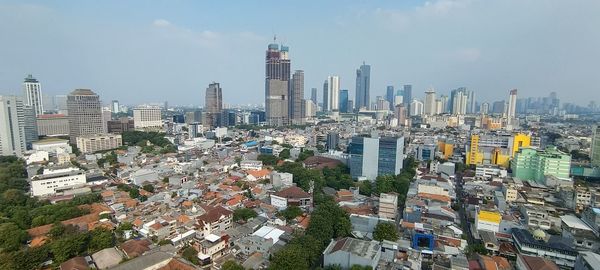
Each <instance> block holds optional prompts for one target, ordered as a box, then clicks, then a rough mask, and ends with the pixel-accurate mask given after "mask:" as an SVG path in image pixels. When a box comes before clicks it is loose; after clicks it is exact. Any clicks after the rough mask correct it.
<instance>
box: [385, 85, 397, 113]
mask: <svg viewBox="0 0 600 270" xmlns="http://www.w3.org/2000/svg"><path fill="white" fill-rule="evenodd" d="M385 100H387V101H388V102H389V103H390V111H391V110H393V109H394V102H395V99H394V86H393V85H388V86H387V88H386V92H385Z"/></svg>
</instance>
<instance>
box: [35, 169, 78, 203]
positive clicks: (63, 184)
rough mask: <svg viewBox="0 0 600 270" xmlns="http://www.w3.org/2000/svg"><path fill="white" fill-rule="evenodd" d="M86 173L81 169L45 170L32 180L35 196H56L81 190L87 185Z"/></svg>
mask: <svg viewBox="0 0 600 270" xmlns="http://www.w3.org/2000/svg"><path fill="white" fill-rule="evenodd" d="M86 179H87V178H86V175H85V172H84V171H83V170H81V169H79V168H71V167H69V168H63V169H54V170H51V169H45V170H44V172H43V173H42V174H39V175H35V176H33V177H32V178H31V194H32V195H33V196H48V195H55V194H56V193H58V192H62V191H65V190H70V189H74V188H79V187H82V186H84V185H85V183H86Z"/></svg>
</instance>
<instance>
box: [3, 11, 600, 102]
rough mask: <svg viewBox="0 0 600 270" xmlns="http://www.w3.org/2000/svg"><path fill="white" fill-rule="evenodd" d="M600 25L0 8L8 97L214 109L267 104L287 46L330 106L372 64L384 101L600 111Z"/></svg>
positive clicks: (551, 16) (562, 16)
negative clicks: (29, 94)
mask: <svg viewBox="0 0 600 270" xmlns="http://www.w3.org/2000/svg"><path fill="white" fill-rule="evenodd" d="M598 14H600V1H595V0H579V1H558V0H530V1H529V0H526V1H523V0H501V1H500V0H454V1H452V0H438V1H366V0H365V1H342V0H339V1H335V0H331V1H318V0H315V1H270V0H263V1H258V0H256V1H249V0H246V1H243V0H240V1H233V0H232V1H185V0H172V1H146V0H137V1H135V0H134V1H120V0H107V1H87V0H84V1H68V0H64V1H11V0H8V1H4V0H0V94H11V93H14V94H19V93H20V89H21V83H22V81H23V78H24V77H25V76H26V74H33V75H34V77H36V78H37V79H38V80H40V82H41V83H42V88H43V91H44V93H45V94H48V95H64V94H68V93H69V92H70V91H72V90H73V89H76V88H90V89H92V90H93V91H95V92H96V93H98V94H99V95H100V97H101V99H102V100H103V101H104V102H106V103H108V102H110V100H113V99H116V100H119V101H120V102H121V103H124V104H142V103H162V102H164V101H168V102H169V104H170V105H203V104H204V92H205V89H206V87H208V84H209V83H211V82H213V81H214V82H219V83H220V84H221V87H222V89H223V99H224V102H225V103H228V104H262V103H264V72H265V70H264V69H265V66H264V57H265V50H266V48H267V45H268V44H269V43H271V42H272V41H273V36H274V35H276V36H277V42H278V43H283V44H285V45H287V46H289V47H290V58H291V61H292V69H294V70H295V69H301V70H304V73H305V96H306V97H308V96H309V95H310V89H311V88H313V87H316V88H317V89H319V100H321V95H322V94H321V89H322V84H323V81H324V80H325V79H326V78H327V76H328V75H338V76H340V81H341V88H342V89H348V90H350V98H351V99H354V93H355V77H356V69H357V68H358V67H359V66H360V64H361V63H362V62H363V61H364V62H366V63H367V64H370V65H371V99H373V100H374V99H375V97H376V96H379V95H382V96H383V95H385V89H386V86H388V85H394V86H395V87H397V88H398V87H400V86H402V85H404V84H412V85H413V96H416V97H422V96H424V94H423V93H424V92H425V90H427V89H428V88H433V89H435V90H436V92H437V93H438V95H440V94H448V93H449V91H450V90H451V89H455V88H458V87H462V86H464V87H467V88H468V89H470V90H474V91H475V92H476V96H477V101H478V102H483V101H489V102H493V101H497V100H504V99H507V98H508V91H509V90H510V89H514V88H516V89H518V90H519V97H530V96H534V97H537V96H547V95H549V93H550V92H552V91H556V92H557V93H558V97H559V98H560V99H561V101H562V102H574V103H578V104H581V105H587V104H588V102H589V101H591V100H594V101H596V102H600V73H599V72H600V69H599V64H600V28H599V26H600V16H598Z"/></svg>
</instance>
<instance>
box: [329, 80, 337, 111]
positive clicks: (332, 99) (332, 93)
mask: <svg viewBox="0 0 600 270" xmlns="http://www.w3.org/2000/svg"><path fill="white" fill-rule="evenodd" d="M327 86H328V88H327V94H328V95H329V97H328V103H329V104H328V105H327V108H329V111H338V110H339V107H340V77H338V76H328V77H327Z"/></svg>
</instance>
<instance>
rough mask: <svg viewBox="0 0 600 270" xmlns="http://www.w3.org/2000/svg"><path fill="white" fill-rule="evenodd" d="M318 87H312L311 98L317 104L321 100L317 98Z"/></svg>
mask: <svg viewBox="0 0 600 270" xmlns="http://www.w3.org/2000/svg"><path fill="white" fill-rule="evenodd" d="M317 94H318V93H317V88H314V87H313V88H312V89H310V100H312V102H313V103H314V104H315V105H317V104H319V101H318V100H317Z"/></svg>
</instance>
